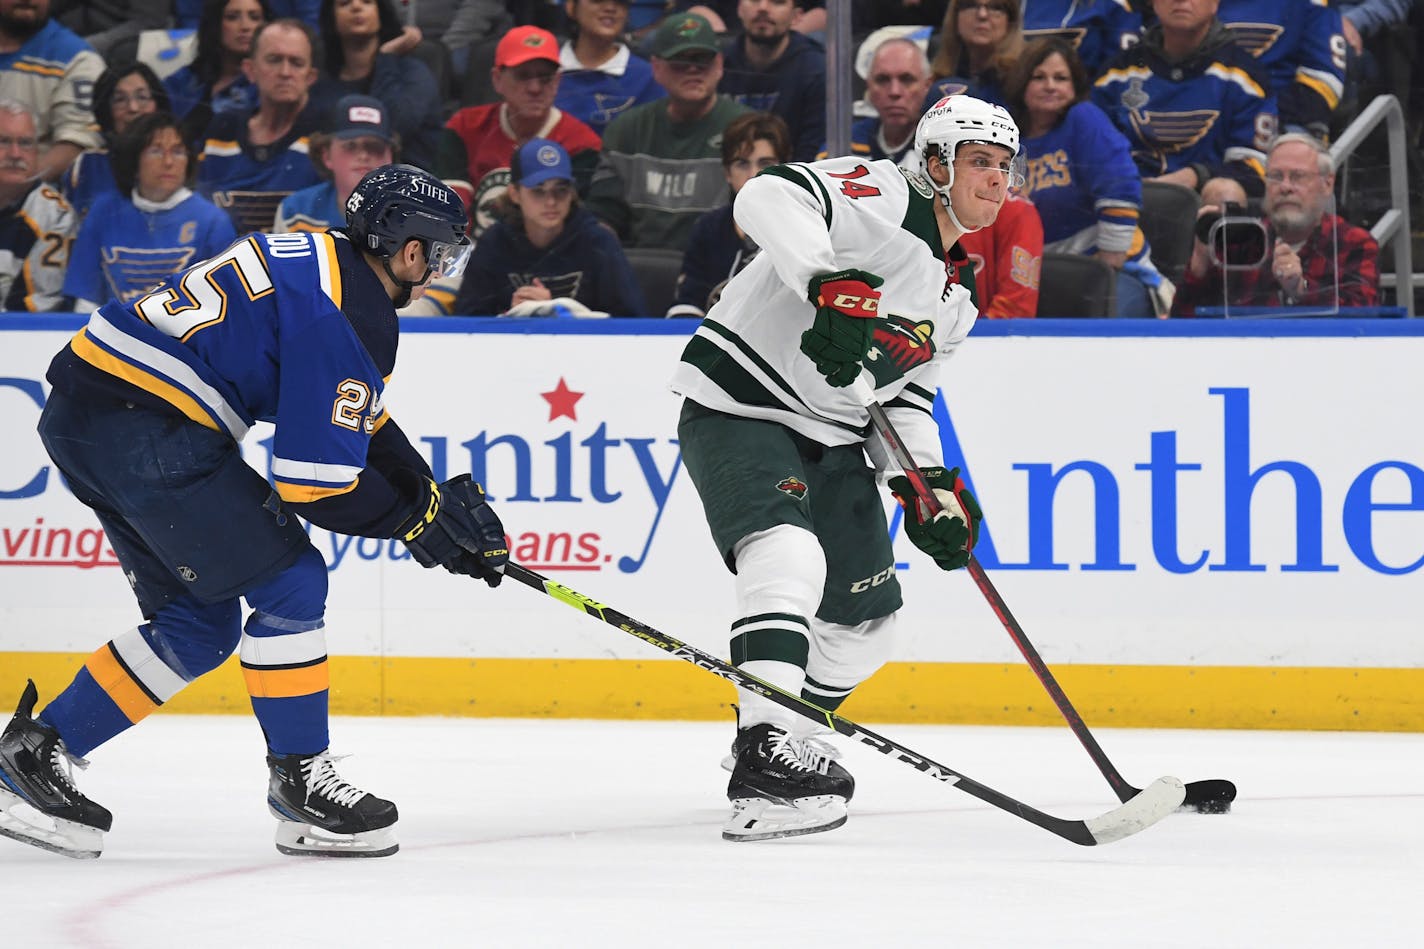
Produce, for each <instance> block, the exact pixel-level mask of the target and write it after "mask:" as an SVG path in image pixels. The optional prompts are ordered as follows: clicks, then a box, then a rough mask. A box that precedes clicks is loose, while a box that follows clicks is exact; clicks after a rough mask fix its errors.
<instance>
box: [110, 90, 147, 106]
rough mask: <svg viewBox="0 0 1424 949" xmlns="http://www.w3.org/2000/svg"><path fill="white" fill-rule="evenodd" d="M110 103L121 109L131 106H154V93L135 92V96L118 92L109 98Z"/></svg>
mask: <svg viewBox="0 0 1424 949" xmlns="http://www.w3.org/2000/svg"><path fill="white" fill-rule="evenodd" d="M109 101H110V102H111V103H113V104H114V105H116V106H118V107H120V108H123V107H125V106H130V105H133V106H144V105H153V93H151V92H144V91H139V92H135V93H134V94H133V95H129V94H128V93H125V92H116V93H114V94H113V95H112V96H110V97H109Z"/></svg>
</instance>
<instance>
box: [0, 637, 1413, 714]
mask: <svg viewBox="0 0 1424 949" xmlns="http://www.w3.org/2000/svg"><path fill="white" fill-rule="evenodd" d="M86 658H87V657H86V656H84V655H82V654H78V653H73V654H70V653H38V652H23V653H21V652H0V701H10V700H11V699H13V698H14V697H16V696H18V695H19V694H20V689H21V687H22V686H23V684H24V680H25V678H26V677H27V676H28V677H33V678H34V679H35V681H36V683H37V684H38V685H39V687H40V695H41V698H42V702H43V701H48V700H49V698H51V697H52V696H53V695H54V694H55V693H56V691H58V690H59V689H61V688H63V687H64V685H66V684H67V683H68V682H69V680H70V678H71V677H72V676H73V675H74V673H75V672H76V671H77V670H78V669H79V667H80V666H81V665H83V663H84V660H85V659H86ZM329 662H330V669H331V707H332V711H333V712H334V713H335V714H340V715H452V716H482V717H516V718H608V719H675V720H676V719H681V720H716V719H729V718H730V717H731V710H730V704H731V702H732V700H733V691H732V687H731V686H730V685H729V684H727V683H726V682H724V681H722V680H719V679H717V678H716V677H715V676H712V675H709V674H708V673H706V672H702V671H700V670H698V669H696V668H693V667H692V666H691V665H689V664H688V663H684V662H678V661H675V660H651V661H639V660H631V659H622V660H620V659H440V658H409V657H399V658H384V659H382V658H376V657H368V656H332V657H330V660H329ZM1054 673H1055V674H1056V675H1057V677H1058V680H1059V682H1060V683H1061V684H1062V686H1063V689H1064V691H1065V692H1067V693H1068V696H1069V698H1070V699H1072V701H1073V704H1074V706H1075V707H1076V708H1077V709H1078V711H1079V712H1080V713H1081V714H1082V716H1083V718H1084V719H1085V720H1086V721H1087V722H1088V723H1089V724H1090V725H1093V726H1098V727H1114V726H1116V727H1123V728H1274V729H1326V730H1357V731H1424V669H1378V668H1300V667H1292V668H1263V667H1254V666H1249V667H1248V666H1207V667H1193V666H1110V665H1062V666H1058V667H1056V668H1055V669H1054ZM249 710H250V706H249V702H248V695H247V688H246V686H245V685H244V683H243V678H242V673H241V669H240V668H239V666H238V663H237V662H236V661H235V660H230V661H229V662H228V663H227V664H226V665H224V666H223V667H222V668H220V669H218V670H217V671H216V672H213V673H211V674H210V675H208V676H206V677H204V678H203V679H201V680H199V681H198V682H196V683H194V684H193V685H190V686H189V687H188V688H187V689H184V690H183V691H182V692H180V693H179V694H178V695H176V696H175V697H174V698H173V700H172V701H170V702H168V703H167V704H165V705H164V706H163V709H162V710H161V711H160V712H159V714H163V712H164V711H173V712H179V713H212V712H230V713H243V714H246V713H248V712H249ZM844 711H845V713H846V715H847V716H849V717H850V718H852V719H855V720H858V721H865V722H867V723H871V722H923V723H943V724H976V725H984V724H996V725H1061V724H1062V719H1061V718H1060V716H1059V714H1058V710H1057V709H1056V708H1055V707H1054V705H1053V703H1052V702H1051V701H1049V699H1048V697H1047V695H1046V694H1045V693H1044V691H1043V687H1042V686H1041V685H1040V684H1039V683H1038V680H1037V679H1035V678H1034V676H1033V673H1032V672H1030V671H1029V669H1028V668H1027V667H1026V666H1023V665H1000V664H996V663H891V664H890V665H888V666H886V667H885V668H884V669H882V670H881V671H880V672H879V673H878V674H877V675H876V676H875V677H874V678H873V679H871V680H870V681H869V682H867V683H866V684H865V685H864V686H862V687H861V688H860V689H859V690H858V691H857V692H856V694H855V695H854V696H852V697H851V699H850V701H848V702H847V703H846V705H845V707H844ZM0 717H3V716H0Z"/></svg>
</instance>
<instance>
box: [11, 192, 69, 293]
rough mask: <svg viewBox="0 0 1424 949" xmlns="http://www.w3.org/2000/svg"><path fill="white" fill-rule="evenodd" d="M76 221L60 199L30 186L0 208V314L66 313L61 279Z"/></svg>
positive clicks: (66, 203) (66, 204) (62, 279)
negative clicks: (26, 311)
mask: <svg viewBox="0 0 1424 949" xmlns="http://www.w3.org/2000/svg"><path fill="white" fill-rule="evenodd" d="M77 229H78V218H77V217H76V215H75V213H74V209H73V208H71V207H70V206H69V202H68V201H65V200H64V198H63V197H61V196H60V193H59V192H58V191H56V190H54V189H53V188H51V187H50V186H49V185H47V184H43V183H41V182H35V184H34V186H33V187H31V188H30V190H29V192H28V193H27V194H26V195H25V197H24V198H23V199H22V200H20V201H17V202H16V203H14V204H12V205H10V206H9V207H7V208H0V310H18V311H25V310H28V311H30V312H32V313H43V312H47V311H52V310H68V309H69V303H68V301H67V300H66V298H65V296H64V291H63V287H64V274H65V270H66V269H67V268H68V267H69V245H70V242H71V241H72V240H73V238H74V232H75V231H76V230H77Z"/></svg>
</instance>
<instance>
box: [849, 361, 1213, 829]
mask: <svg viewBox="0 0 1424 949" xmlns="http://www.w3.org/2000/svg"><path fill="white" fill-rule="evenodd" d="M855 391H856V396H857V397H858V398H859V399H860V400H861V401H862V402H863V403H864V405H865V408H866V410H867V411H868V412H869V413H870V420H871V422H872V423H873V424H874V425H875V430H876V432H877V433H878V434H879V436H880V440H881V441H882V442H884V443H885V448H886V450H887V451H889V452H890V456H891V457H892V458H894V459H895V463H896V464H898V465H899V466H900V467H901V468H902V469H904V472H905V478H906V479H907V480H908V481H909V482H910V486H911V487H912V488H913V489H914V492H915V496H916V498H917V499H918V501H919V503H920V504H921V505H923V506H924V508H925V509H926V510H927V511H928V513H929V516H931V517H933V516H934V515H935V514H938V513H939V512H940V511H941V510H943V507H941V505H940V503H939V499H938V498H936V497H935V495H934V491H932V490H931V489H930V486H929V484H928V483H927V482H926V481H925V476H924V473H923V472H921V471H920V469H919V466H917V465H916V464H915V459H914V458H913V457H911V455H910V452H909V449H907V448H906V447H905V445H904V443H903V442H902V441H901V440H900V436H899V434H898V433H897V432H896V431H895V426H894V425H892V424H891V422H890V417H889V416H888V415H886V414H885V407H884V406H882V405H881V404H880V403H879V402H878V401H876V399H875V392H874V390H873V389H872V388H871V387H870V385H869V384H867V383H866V381H865V377H864V376H861V377H860V378H858V379H857V380H856V381H855ZM968 569H969V576H971V577H973V578H974V583H975V585H977V586H978V587H979V592H980V593H982V594H984V599H986V600H988V601H989V606H990V607H991V608H992V609H993V610H994V614H995V615H996V616H998V617H999V622H1000V623H1002V624H1003V626H1004V629H1005V630H1007V631H1008V634H1009V638H1010V639H1012V640H1013V641H1014V645H1015V646H1017V647H1018V649H1019V652H1020V653H1022V654H1023V657H1024V659H1026V660H1027V661H1028V665H1029V668H1030V669H1032V670H1033V674H1034V675H1036V676H1038V681H1039V682H1042V683H1043V687H1044V689H1046V690H1047V691H1048V695H1049V697H1050V698H1051V699H1053V704H1054V705H1057V706H1058V711H1059V712H1061V713H1062V715H1063V718H1064V720H1065V721H1067V722H1068V727H1069V728H1071V729H1073V734H1075V735H1077V736H1078V741H1079V742H1081V743H1082V745H1083V748H1084V749H1086V750H1087V752H1088V757H1090V758H1092V759H1093V763H1094V764H1095V765H1097V766H1098V770H1099V771H1101V772H1102V773H1103V777H1105V778H1107V779H1108V784H1109V785H1111V786H1112V789H1113V793H1115V794H1116V795H1117V797H1118V800H1120V801H1122V802H1123V803H1126V802H1128V801H1130V800H1133V799H1134V798H1136V797H1137V795H1139V794H1141V793H1142V789H1140V788H1136V787H1133V786H1132V785H1131V784H1128V783H1127V780H1126V779H1125V778H1123V776H1122V775H1121V774H1119V773H1118V770H1117V768H1115V767H1113V763H1112V762H1111V761H1109V760H1108V756H1107V753H1106V752H1104V751H1103V749H1102V747H1101V746H1100V745H1099V744H1098V741H1097V739H1096V738H1094V737H1093V733H1092V732H1090V731H1088V726H1087V724H1086V723H1085V722H1084V721H1083V716H1081V715H1079V714H1078V710H1077V709H1075V708H1074V707H1073V703H1072V702H1070V701H1068V696H1067V694H1065V693H1064V691H1063V687H1062V686H1060V685H1059V684H1058V680H1057V679H1055V678H1054V677H1053V672H1052V671H1051V670H1049V668H1048V664H1047V663H1045V662H1044V661H1043V657H1042V656H1040V655H1039V654H1038V650H1037V649H1035V648H1033V643H1031V642H1029V639H1028V634H1026V633H1025V632H1024V630H1023V627H1022V626H1020V625H1019V622H1018V620H1016V619H1014V614H1013V613H1011V612H1009V606H1008V604H1007V603H1005V602H1004V598H1003V597H1002V596H1000V595H999V591H998V590H996V589H995V588H994V584H993V583H991V582H990V580H989V575H988V574H986V573H985V572H984V568H983V567H982V566H980V564H979V561H977V560H975V559H974V558H973V557H971V558H970V560H969V568H968ZM1158 780H1159V781H1160V780H1161V779H1158ZM1155 783H1156V782H1154V784H1155ZM1151 786H1152V785H1149V787H1151ZM1235 799H1236V785H1234V784H1232V783H1231V782H1230V781H1226V780H1223V779H1221V778H1211V779H1208V780H1205V781H1189V782H1187V785H1186V797H1185V799H1184V801H1183V803H1184V804H1185V805H1186V806H1190V807H1193V808H1195V809H1196V810H1197V811H1198V812H1199V813H1202V814H1225V813H1226V812H1227V811H1229V810H1231V802H1232V801H1233V800H1235Z"/></svg>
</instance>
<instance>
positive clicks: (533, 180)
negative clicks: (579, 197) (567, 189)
mask: <svg viewBox="0 0 1424 949" xmlns="http://www.w3.org/2000/svg"><path fill="white" fill-rule="evenodd" d="M509 177H510V180H511V181H513V182H514V183H515V184H517V185H519V187H521V188H532V187H534V186H535V185H537V184H542V183H543V182H545V181H550V180H553V179H556V178H562V179H564V180H565V181H573V179H574V166H573V163H572V162H570V161H569V153H568V152H566V151H564V148H563V146H562V145H560V144H559V143H558V142H554V141H550V140H549V139H547V138H531V139H530V140H529V141H527V142H525V143H524V144H523V145H520V146H519V148H518V149H516V150H515V152H514V156H513V157H512V158H510V160H509Z"/></svg>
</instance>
